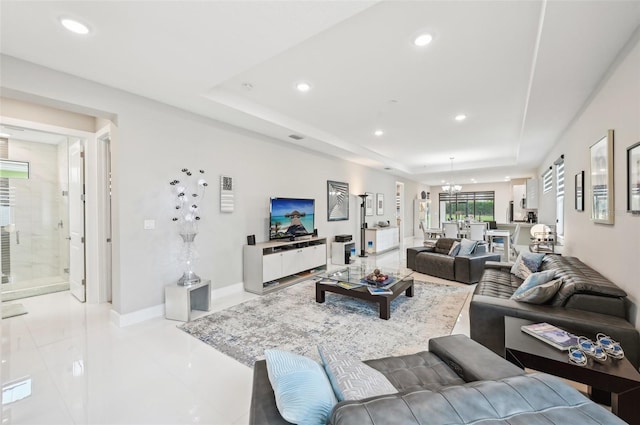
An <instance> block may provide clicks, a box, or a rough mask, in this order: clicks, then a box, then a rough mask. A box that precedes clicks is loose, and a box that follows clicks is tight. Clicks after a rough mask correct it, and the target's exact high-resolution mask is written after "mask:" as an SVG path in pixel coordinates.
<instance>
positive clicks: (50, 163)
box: [0, 128, 74, 301]
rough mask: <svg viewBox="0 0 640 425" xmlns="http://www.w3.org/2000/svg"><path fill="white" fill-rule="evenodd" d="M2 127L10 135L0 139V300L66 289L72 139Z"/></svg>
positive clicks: (67, 278)
mask: <svg viewBox="0 0 640 425" xmlns="http://www.w3.org/2000/svg"><path fill="white" fill-rule="evenodd" d="M3 130H4V129H3ZM3 132H4V131H3ZM8 132H10V133H12V136H11V137H6V138H0V262H1V265H2V283H1V285H0V288H1V292H2V301H10V300H14V299H19V298H24V297H30V296H35V295H42V294H46V293H50V292H57V291H63V290H67V289H69V230H68V228H69V226H68V218H69V199H68V181H69V176H68V146H69V143H70V141H71V140H72V139H74V138H73V137H69V136H64V135H56V134H49V133H44V132H39V131H34V130H29V129H17V128H12V129H11V130H10V131H8Z"/></svg>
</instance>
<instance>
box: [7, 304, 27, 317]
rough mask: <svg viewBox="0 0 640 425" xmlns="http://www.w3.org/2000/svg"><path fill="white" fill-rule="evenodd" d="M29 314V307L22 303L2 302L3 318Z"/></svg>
mask: <svg viewBox="0 0 640 425" xmlns="http://www.w3.org/2000/svg"><path fill="white" fill-rule="evenodd" d="M23 314H27V309H26V308H24V306H23V305H22V304H4V303H3V304H2V318H3V319H8V318H9V317H14V316H21V315H23Z"/></svg>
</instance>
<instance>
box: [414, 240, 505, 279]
mask: <svg viewBox="0 0 640 425" xmlns="http://www.w3.org/2000/svg"><path fill="white" fill-rule="evenodd" d="M454 242H460V239H453V238H439V239H436V241H435V244H434V245H433V246H428V247H416V248H407V268H410V269H411V270H415V271H417V272H419V273H424V274H428V275H430V276H436V277H440V278H442V279H447V280H455V281H457V282H462V283H467V284H472V283H476V282H477V281H478V280H480V277H481V276H482V273H483V272H484V263H485V262H487V261H500V254H494V253H491V252H487V245H486V244H484V243H479V244H477V245H476V248H475V250H474V251H473V252H472V253H471V254H468V255H455V256H453V255H449V251H450V250H451V246H452V245H453V243H454Z"/></svg>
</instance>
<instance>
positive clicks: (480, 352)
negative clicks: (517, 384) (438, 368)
mask: <svg viewBox="0 0 640 425" xmlns="http://www.w3.org/2000/svg"><path fill="white" fill-rule="evenodd" d="M429 352H431V353H433V354H435V355H436V356H438V357H440V359H441V360H442V361H444V362H445V364H446V365H447V366H449V367H450V368H451V370H453V371H454V372H456V373H457V374H458V376H460V377H461V378H462V379H464V380H465V382H471V381H482V380H495V379H502V378H506V377H509V376H516V375H523V374H524V370H522V369H520V368H519V367H517V366H515V365H514V364H512V363H511V362H509V361H507V360H505V359H503V358H502V357H499V356H498V355H496V353H494V352H493V351H491V350H489V349H488V348H486V347H484V346H483V345H480V344H479V343H477V342H476V341H474V340H472V339H469V338H468V337H467V336H466V335H448V336H442V337H439V338H431V339H430V340H429Z"/></svg>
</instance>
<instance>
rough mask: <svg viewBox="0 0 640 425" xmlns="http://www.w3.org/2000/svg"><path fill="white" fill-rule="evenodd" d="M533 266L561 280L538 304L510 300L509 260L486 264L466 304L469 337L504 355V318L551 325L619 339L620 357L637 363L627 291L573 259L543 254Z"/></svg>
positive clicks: (514, 283) (517, 281)
mask: <svg viewBox="0 0 640 425" xmlns="http://www.w3.org/2000/svg"><path fill="white" fill-rule="evenodd" d="M539 270H541V271H542V270H555V272H556V273H555V275H556V278H562V280H563V282H562V285H561V286H560V289H559V290H558V292H557V293H556V294H555V296H554V297H553V298H552V299H551V300H549V301H547V302H545V303H544V304H540V305H539V304H530V303H524V302H518V301H515V300H512V299H510V297H511V296H512V295H513V293H514V292H515V291H516V289H517V288H518V287H519V286H520V285H521V284H522V282H523V280H522V279H521V278H519V277H517V276H515V275H513V274H511V273H510V271H511V263H499V262H497V263H496V262H487V263H486V264H485V272H484V274H483V275H482V278H481V279H480V281H479V282H478V284H477V286H476V288H475V290H474V293H473V296H472V299H471V305H470V307H469V320H470V325H471V328H470V336H471V338H472V339H474V340H475V341H478V342H480V343H481V344H482V345H484V346H485V347H488V348H490V349H491V350H492V351H494V352H496V353H497V354H500V355H501V356H504V354H505V349H504V328H505V326H504V317H505V316H512V317H519V318H522V319H528V320H533V321H539V322H548V323H552V324H554V325H556V326H558V327H561V328H565V329H568V330H571V331H573V332H575V333H579V334H582V335H584V336H587V337H589V338H594V337H595V335H596V334H597V333H598V332H604V333H606V334H607V335H609V336H611V337H612V338H614V339H616V340H617V341H619V342H620V343H621V345H622V347H623V349H624V351H625V355H626V357H627V358H628V359H629V361H630V362H631V363H632V364H633V365H634V366H635V367H636V368H637V367H638V366H639V365H640V335H639V334H638V330H637V329H636V328H635V326H634V325H633V324H631V323H630V322H629V316H628V312H629V305H628V304H629V303H628V300H627V294H626V292H625V291H623V290H622V289H621V288H619V287H618V286H616V285H615V284H614V283H613V282H611V281H610V280H608V279H607V278H605V277H604V276H602V275H601V274H600V273H598V272H597V271H595V270H594V269H592V268H591V267H589V266H587V265H586V264H584V263H583V262H582V261H580V260H579V259H578V258H575V257H565V256H560V255H554V254H548V255H546V256H545V257H544V258H543V260H542V264H541V265H540V269H539Z"/></svg>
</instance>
